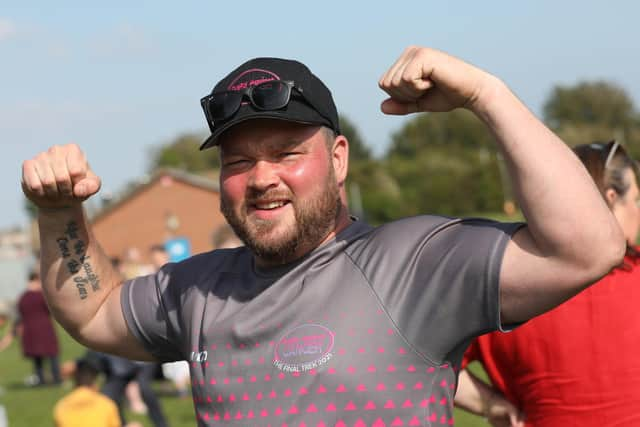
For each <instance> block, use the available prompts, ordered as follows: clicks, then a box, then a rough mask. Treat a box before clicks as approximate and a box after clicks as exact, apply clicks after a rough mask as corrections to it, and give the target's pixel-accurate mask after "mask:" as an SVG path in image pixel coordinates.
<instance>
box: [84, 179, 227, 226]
mask: <svg viewBox="0 0 640 427" xmlns="http://www.w3.org/2000/svg"><path fill="white" fill-rule="evenodd" d="M212 175H215V174H209V176H212ZM166 177H170V178H172V179H174V180H176V181H180V182H182V183H185V184H188V185H191V186H193V187H197V188H201V189H204V190H208V191H211V192H214V193H219V192H220V186H219V184H218V181H217V180H214V179H212V178H209V177H207V176H202V175H196V174H193V173H189V172H186V171H184V170H181V169H173V168H159V169H156V170H155V171H154V172H153V174H152V175H151V176H150V177H149V176H147V177H145V178H143V180H142V182H140V183H139V184H137V185H134V186H132V187H131V188H130V189H128V190H126V191H124V192H123V193H122V194H121V195H119V196H118V197H117V198H116V199H115V200H113V201H112V202H111V203H108V204H107V205H105V206H103V207H101V208H99V209H98V210H97V211H96V212H95V214H94V215H91V221H92V222H95V221H99V220H100V219H101V218H102V217H103V216H105V215H107V214H109V213H110V212H113V211H114V210H116V209H118V207H120V206H121V205H123V204H124V203H126V202H127V201H129V200H131V199H133V198H134V197H136V196H138V195H139V194H141V193H142V192H144V191H145V190H146V189H148V188H150V187H151V186H153V185H155V184H156V183H157V182H159V181H160V180H161V179H163V178H166Z"/></svg>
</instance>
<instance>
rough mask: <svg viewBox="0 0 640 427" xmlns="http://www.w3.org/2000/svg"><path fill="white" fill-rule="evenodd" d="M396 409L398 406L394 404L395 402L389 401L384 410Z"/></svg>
mask: <svg viewBox="0 0 640 427" xmlns="http://www.w3.org/2000/svg"><path fill="white" fill-rule="evenodd" d="M395 407H396V404H395V403H393V400H391V399H389V400H387V402H386V403H385V404H384V409H394V408H395Z"/></svg>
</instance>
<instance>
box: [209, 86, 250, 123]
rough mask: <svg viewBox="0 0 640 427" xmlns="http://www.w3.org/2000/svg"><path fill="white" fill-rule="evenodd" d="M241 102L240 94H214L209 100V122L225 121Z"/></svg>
mask: <svg viewBox="0 0 640 427" xmlns="http://www.w3.org/2000/svg"><path fill="white" fill-rule="evenodd" d="M241 101H242V93H240V92H221V93H216V94H214V96H212V97H211V99H210V100H209V106H208V108H209V115H210V116H211V120H213V121H215V120H225V119H228V118H229V117H231V116H232V115H233V114H234V113H235V112H236V111H238V108H239V107H240V102H241Z"/></svg>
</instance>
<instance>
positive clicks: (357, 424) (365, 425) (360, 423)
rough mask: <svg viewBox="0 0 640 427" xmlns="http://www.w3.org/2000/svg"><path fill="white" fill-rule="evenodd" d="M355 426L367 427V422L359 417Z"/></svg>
mask: <svg viewBox="0 0 640 427" xmlns="http://www.w3.org/2000/svg"><path fill="white" fill-rule="evenodd" d="M353 427H367V424H366V423H365V422H364V421H362V418H358V420H357V421H356V423H355V424H354V425H353Z"/></svg>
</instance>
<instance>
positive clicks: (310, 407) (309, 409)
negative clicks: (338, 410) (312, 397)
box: [307, 403, 318, 413]
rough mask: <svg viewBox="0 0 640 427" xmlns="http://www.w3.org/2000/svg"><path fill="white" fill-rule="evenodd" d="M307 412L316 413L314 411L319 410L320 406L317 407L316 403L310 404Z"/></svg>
mask: <svg viewBox="0 0 640 427" xmlns="http://www.w3.org/2000/svg"><path fill="white" fill-rule="evenodd" d="M307 412H309V413H314V412H318V408H317V407H316V405H314V404H313V403H312V404H311V405H309V407H308V408H307Z"/></svg>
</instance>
